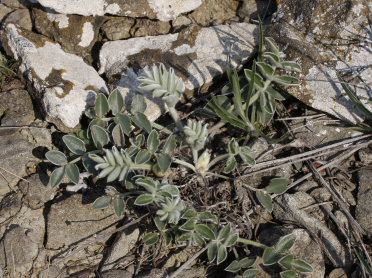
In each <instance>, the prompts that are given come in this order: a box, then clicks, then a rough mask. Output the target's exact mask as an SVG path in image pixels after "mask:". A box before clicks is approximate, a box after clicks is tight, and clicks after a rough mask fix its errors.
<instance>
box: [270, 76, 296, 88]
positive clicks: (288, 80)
mask: <svg viewBox="0 0 372 278" xmlns="http://www.w3.org/2000/svg"><path fill="white" fill-rule="evenodd" d="M273 81H275V82H276V83H279V84H281V85H285V86H290V85H300V84H301V82H300V80H299V79H298V78H297V77H293V76H289V75H276V76H274V78H273Z"/></svg>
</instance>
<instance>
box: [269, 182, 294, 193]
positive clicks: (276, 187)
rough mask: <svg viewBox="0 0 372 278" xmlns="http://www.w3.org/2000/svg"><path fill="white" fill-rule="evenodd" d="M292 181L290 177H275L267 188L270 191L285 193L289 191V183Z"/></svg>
mask: <svg viewBox="0 0 372 278" xmlns="http://www.w3.org/2000/svg"><path fill="white" fill-rule="evenodd" d="M291 183H292V180H290V179H284V178H274V179H272V180H271V181H270V184H269V185H268V186H267V187H266V188H265V190H266V191H267V192H268V193H275V194H283V193H284V192H286V191H287V189H288V185H290V184H291Z"/></svg>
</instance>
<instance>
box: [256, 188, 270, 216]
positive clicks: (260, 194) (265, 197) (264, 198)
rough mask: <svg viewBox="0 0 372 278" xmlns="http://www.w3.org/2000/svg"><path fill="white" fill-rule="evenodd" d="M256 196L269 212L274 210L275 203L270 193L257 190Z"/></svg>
mask: <svg viewBox="0 0 372 278" xmlns="http://www.w3.org/2000/svg"><path fill="white" fill-rule="evenodd" d="M256 197H257V199H258V201H259V202H260V204H261V205H262V206H263V207H264V208H265V209H267V210H268V211H269V212H272V211H273V208H274V205H273V200H272V199H271V197H270V195H268V194H265V193H263V192H261V191H257V192H256Z"/></svg>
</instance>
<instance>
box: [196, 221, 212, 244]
mask: <svg viewBox="0 0 372 278" xmlns="http://www.w3.org/2000/svg"><path fill="white" fill-rule="evenodd" d="M195 231H196V232H197V233H198V234H199V235H201V236H202V237H204V238H205V239H208V240H212V239H216V235H215V234H214V232H213V231H212V230H211V229H210V228H209V227H208V226H207V225H205V224H198V225H195Z"/></svg>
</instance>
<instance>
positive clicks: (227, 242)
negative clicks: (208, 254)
mask: <svg viewBox="0 0 372 278" xmlns="http://www.w3.org/2000/svg"><path fill="white" fill-rule="evenodd" d="M238 239H239V236H238V234H237V233H233V234H229V235H228V237H227V238H226V239H225V241H224V243H223V244H224V245H225V246H226V247H231V246H233V245H235V243H236V242H237V241H238Z"/></svg>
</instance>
